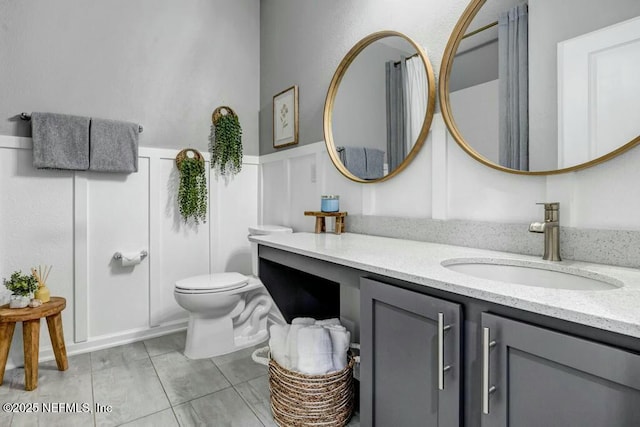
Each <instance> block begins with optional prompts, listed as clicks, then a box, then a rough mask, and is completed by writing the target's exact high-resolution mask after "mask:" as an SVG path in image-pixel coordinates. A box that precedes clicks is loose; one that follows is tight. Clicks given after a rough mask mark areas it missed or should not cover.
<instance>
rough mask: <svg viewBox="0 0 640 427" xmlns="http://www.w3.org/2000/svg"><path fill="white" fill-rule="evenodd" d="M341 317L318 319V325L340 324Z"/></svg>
mask: <svg viewBox="0 0 640 427" xmlns="http://www.w3.org/2000/svg"><path fill="white" fill-rule="evenodd" d="M340 324H341V323H340V319H338V318H336V317H334V318H332V319H324V320H316V325H320V326H328V325H340Z"/></svg>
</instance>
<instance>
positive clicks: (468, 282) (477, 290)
mask: <svg viewBox="0 0 640 427" xmlns="http://www.w3.org/2000/svg"><path fill="white" fill-rule="evenodd" d="M249 239H250V240H251V241H252V242H256V243H259V244H261V245H265V246H270V247H273V248H277V249H282V250H285V251H288V252H292V253H296V254H300V255H305V256H309V257H312V258H316V259H320V260H324V261H329V262H332V263H335V264H340V265H344V266H347V267H353V268H356V269H359V270H364V271H368V272H371V273H377V274H380V275H383V276H387V277H393V278H396V279H400V280H405V281H408V282H412V283H416V284H420V285H424V286H426V287H429V288H434V289H440V290H443V291H448V292H453V293H456V294H460V295H465V296H468V297H472V298H476V299H479V300H484V301H489V302H493V303H496V304H501V305H504V306H509V307H513V308H517V309H521V310H527V311H530V312H534V313H538V314H543V315H546V316H550V317H554V318H558V319H563V320H568V321H571V322H575V323H581V324H584V325H588V326H593V327H596V328H600V329H603V330H607V331H612V332H617V333H620V334H624V335H629V336H633V337H636V338H640V270H636V269H631V268H622V267H612V266H608V265H602V264H593V263H585V262H578V261H561V262H553V261H543V260H542V259H541V258H540V257H533V256H528V255H518V254H512V253H506V252H496V251H488V250H483V249H474V248H466V247H460V246H450V245H442V244H436V243H428V242H417V241H412V240H402V239H392V238H388V237H378V236H370V235H364V234H353V233H344V234H341V235H336V234H332V233H322V234H313V233H293V234H278V235H270V236H250V237H249ZM456 258H474V259H476V258H482V259H484V260H487V261H491V260H507V261H506V263H509V262H515V263H517V264H522V265H527V264H529V265H532V266H534V265H538V266H539V265H540V264H545V265H546V266H548V267H549V268H551V269H554V270H557V271H571V270H575V269H579V270H580V271H581V272H583V273H584V275H585V276H592V277H598V276H601V275H604V276H608V277H609V278H611V279H612V281H613V282H617V283H619V284H620V283H621V284H622V285H623V286H622V287H619V288H616V289H612V290H597V291H585V290H566V289H551V288H540V287H534V286H525V285H517V284H512V283H505V282H498V281H492V280H488V279H481V278H476V277H472V276H469V275H466V274H463V273H459V272H455V271H452V270H450V269H448V268H445V267H444V266H443V265H442V263H443V262H446V261H447V260H451V259H456Z"/></svg>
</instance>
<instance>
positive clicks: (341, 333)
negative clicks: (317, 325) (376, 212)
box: [324, 325, 351, 371]
mask: <svg viewBox="0 0 640 427" xmlns="http://www.w3.org/2000/svg"><path fill="white" fill-rule="evenodd" d="M324 328H325V329H326V330H328V331H329V336H330V337H331V348H332V359H333V367H334V369H335V370H336V371H341V370H343V369H344V368H345V367H346V366H347V351H348V350H349V344H350V343H351V332H349V331H347V329H346V328H345V327H344V326H342V325H328V326H325V327H324Z"/></svg>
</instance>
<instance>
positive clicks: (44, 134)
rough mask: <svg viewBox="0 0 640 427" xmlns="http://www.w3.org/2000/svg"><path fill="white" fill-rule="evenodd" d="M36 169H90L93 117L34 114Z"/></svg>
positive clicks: (32, 117)
mask: <svg viewBox="0 0 640 427" xmlns="http://www.w3.org/2000/svg"><path fill="white" fill-rule="evenodd" d="M31 134H32V138H33V166H34V167H36V168H38V169H71V170H81V171H82V170H87V169H88V168H89V117H78V116H68V115H65V114H54V113H36V112H34V113H32V114H31Z"/></svg>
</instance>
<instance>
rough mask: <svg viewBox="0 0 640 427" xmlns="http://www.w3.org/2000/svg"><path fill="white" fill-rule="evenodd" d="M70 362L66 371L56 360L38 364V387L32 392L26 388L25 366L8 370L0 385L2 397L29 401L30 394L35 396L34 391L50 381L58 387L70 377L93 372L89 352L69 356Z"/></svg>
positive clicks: (0, 396) (0, 395)
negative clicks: (62, 369)
mask: <svg viewBox="0 0 640 427" xmlns="http://www.w3.org/2000/svg"><path fill="white" fill-rule="evenodd" d="M68 362H69V367H68V369H67V370H66V371H59V370H58V367H57V365H56V361H55V360H50V361H47V362H42V363H40V364H39V365H38V388H37V389H36V390H34V391H32V392H28V391H25V389H24V368H16V369H11V370H9V371H6V372H5V374H4V381H3V383H2V386H1V387H0V398H5V399H6V398H7V397H10V398H11V400H7V401H21V402H27V401H30V400H29V396H33V394H34V392H37V391H38V390H40V391H41V390H42V387H43V386H44V387H46V386H47V384H49V383H53V384H54V386H53V387H56V386H57V385H59V384H61V383H60V381H62V383H64V382H65V381H68V380H69V377H72V376H75V375H80V374H90V373H91V358H90V356H89V354H88V353H87V354H80V355H76V356H71V357H69V358H68ZM38 393H39V392H38Z"/></svg>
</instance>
